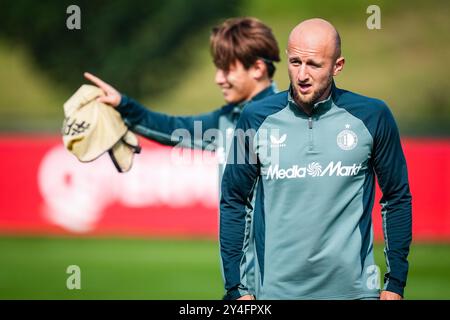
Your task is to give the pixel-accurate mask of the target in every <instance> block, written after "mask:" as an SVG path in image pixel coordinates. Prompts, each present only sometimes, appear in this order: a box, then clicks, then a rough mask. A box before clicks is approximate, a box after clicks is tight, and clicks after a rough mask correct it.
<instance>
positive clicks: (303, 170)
mask: <svg viewBox="0 0 450 320" xmlns="http://www.w3.org/2000/svg"><path fill="white" fill-rule="evenodd" d="M359 170H361V164H359V165H357V164H353V165H351V166H343V165H342V162H341V161H339V162H337V163H336V164H335V163H334V161H331V162H330V163H329V164H328V165H327V166H326V167H325V169H323V170H322V166H321V165H320V164H319V163H317V162H312V163H310V164H309V165H308V166H307V167H301V166H298V165H294V166H292V167H291V168H289V169H280V168H279V165H274V166H272V165H271V166H270V167H269V169H268V170H267V174H266V179H294V178H305V177H306V175H310V176H311V177H323V176H325V175H328V176H329V177H331V176H337V177H350V176H356V175H357V174H358V172H359Z"/></svg>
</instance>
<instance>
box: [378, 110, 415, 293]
mask: <svg viewBox="0 0 450 320" xmlns="http://www.w3.org/2000/svg"><path fill="white" fill-rule="evenodd" d="M373 163H374V169H375V173H376V175H377V179H378V183H379V186H380V188H381V191H382V194H383V195H382V198H381V200H380V204H381V208H382V209H381V214H382V222H383V233H384V241H385V248H384V254H385V259H386V265H387V272H386V274H385V277H384V281H385V285H384V290H387V291H391V292H395V293H397V294H400V295H402V296H403V293H404V287H405V286H406V279H407V275H408V260H407V257H408V254H409V248H410V245H411V240H412V197H411V193H410V188H409V182H408V171H407V166H406V159H405V156H404V153H403V150H402V145H401V141H400V135H399V131H398V128H397V125H396V123H395V120H394V117H393V115H392V113H391V112H390V110H389V108H388V107H387V106H386V105H385V104H384V103H383V105H382V106H381V113H380V116H379V117H378V123H377V127H376V132H375V137H374V146H373Z"/></svg>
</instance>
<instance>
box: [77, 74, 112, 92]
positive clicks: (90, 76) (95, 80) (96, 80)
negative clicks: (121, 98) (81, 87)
mask: <svg viewBox="0 0 450 320" xmlns="http://www.w3.org/2000/svg"><path fill="white" fill-rule="evenodd" d="M84 77H85V78H86V79H88V80H89V81H91V82H93V83H94V84H95V85H96V86H98V87H99V88H100V89H102V90H103V91H113V90H114V89H113V87H111V86H110V85H109V84H107V83H106V82H104V81H103V80H101V79H100V78H98V77H96V76H94V75H93V74H92V73H89V72H85V73H84Z"/></svg>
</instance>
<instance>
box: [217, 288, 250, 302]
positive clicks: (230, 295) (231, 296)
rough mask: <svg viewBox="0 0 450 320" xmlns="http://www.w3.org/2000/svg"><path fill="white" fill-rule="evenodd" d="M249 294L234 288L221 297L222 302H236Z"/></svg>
mask: <svg viewBox="0 0 450 320" xmlns="http://www.w3.org/2000/svg"><path fill="white" fill-rule="evenodd" d="M247 294H250V292H245V291H242V290H239V289H238V288H234V289H231V290H228V292H227V293H226V294H225V295H224V296H223V300H237V299H238V298H240V297H242V296H245V295H247Z"/></svg>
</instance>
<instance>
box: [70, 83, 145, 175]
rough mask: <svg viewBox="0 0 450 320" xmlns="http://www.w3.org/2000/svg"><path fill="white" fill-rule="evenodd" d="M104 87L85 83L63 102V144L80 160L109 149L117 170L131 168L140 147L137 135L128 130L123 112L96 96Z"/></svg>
mask: <svg viewBox="0 0 450 320" xmlns="http://www.w3.org/2000/svg"><path fill="white" fill-rule="evenodd" d="M101 95H103V91H102V90H101V89H100V88H98V87H96V86H92V85H82V86H81V87H80V88H79V89H78V90H77V92H75V94H74V95H73V96H72V97H70V98H69V100H67V101H66V103H65V104H64V115H65V119H64V124H63V128H62V135H63V142H64V146H65V147H66V148H67V150H69V151H70V152H72V153H73V154H74V155H75V156H76V157H77V158H78V160H80V161H82V162H89V161H93V160H95V159H97V158H98V157H99V156H101V155H102V154H103V153H105V152H106V151H108V153H109V155H110V156H111V159H112V160H113V163H114V165H115V166H116V168H117V170H118V171H120V172H125V171H128V170H129V169H130V168H131V166H132V163H133V156H134V153H138V152H139V151H140V146H139V142H138V139H137V137H136V136H135V135H134V134H133V133H132V132H131V131H128V128H127V126H126V125H125V123H124V122H123V120H122V118H121V116H120V114H119V113H118V112H117V111H116V110H115V109H114V108H112V107H110V106H108V105H106V104H104V103H101V102H98V101H97V100H96V99H97V98H98V97H99V96H101Z"/></svg>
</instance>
